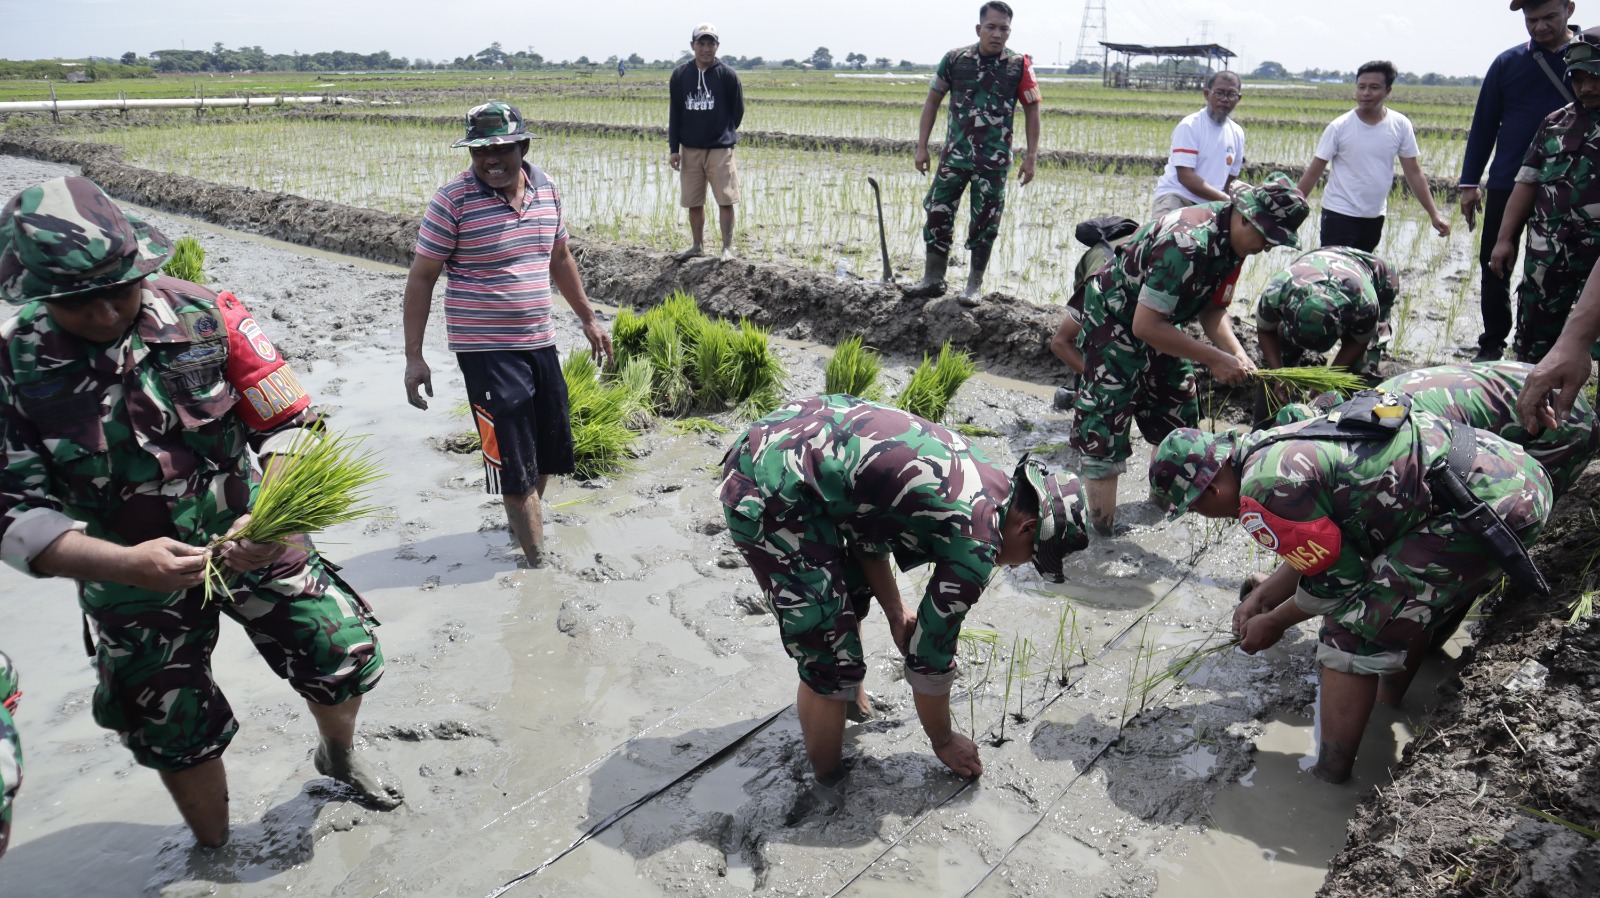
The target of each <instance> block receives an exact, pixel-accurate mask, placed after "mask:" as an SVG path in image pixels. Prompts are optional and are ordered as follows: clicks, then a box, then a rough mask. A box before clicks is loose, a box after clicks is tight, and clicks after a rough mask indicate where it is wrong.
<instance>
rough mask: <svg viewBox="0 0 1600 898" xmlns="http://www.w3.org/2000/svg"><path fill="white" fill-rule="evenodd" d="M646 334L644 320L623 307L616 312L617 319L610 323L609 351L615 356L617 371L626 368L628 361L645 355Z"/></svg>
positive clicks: (647, 328) (647, 329)
mask: <svg viewBox="0 0 1600 898" xmlns="http://www.w3.org/2000/svg"><path fill="white" fill-rule="evenodd" d="M648 332H649V325H647V324H645V320H644V318H642V317H641V316H639V315H636V314H634V311H633V309H632V308H630V307H628V306H623V307H622V308H620V309H618V310H617V318H616V320H615V321H613V322H611V350H612V352H613V353H615V355H616V358H617V363H616V364H617V368H618V370H620V369H622V368H623V367H626V366H627V364H628V362H629V361H631V360H633V359H636V358H641V357H643V356H645V355H646V354H647V350H646V348H645V335H646V334H647V333H648Z"/></svg>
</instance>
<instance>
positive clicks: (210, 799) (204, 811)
mask: <svg viewBox="0 0 1600 898" xmlns="http://www.w3.org/2000/svg"><path fill="white" fill-rule="evenodd" d="M161 783H162V785H164V786H166V787H167V791H168V792H169V793H171V795H172V802H173V804H176V805H177V806H178V813H179V814H182V815H183V822H184V823H187V824H189V831H190V832H192V833H194V840H195V841H196V842H198V843H200V845H202V846H203V847H206V848H220V847H222V845H223V844H224V843H226V842H227V841H228V773H227V770H226V769H224V768H223V766H222V759H221V758H212V759H211V760H209V761H206V762H205V763H203V764H196V765H195V766H193V767H190V768H189V769H188V770H178V771H168V770H163V771H161Z"/></svg>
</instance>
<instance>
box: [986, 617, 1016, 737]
mask: <svg viewBox="0 0 1600 898" xmlns="http://www.w3.org/2000/svg"><path fill="white" fill-rule="evenodd" d="M1020 656H1021V646H1020V645H1019V644H1018V641H1017V637H1016V636H1013V637H1011V657H1010V658H1009V659H1007V660H1006V691H1005V695H1003V696H1002V697H1001V698H1000V734H999V735H997V736H995V737H994V739H993V740H992V741H991V742H990V744H991V745H993V746H995V747H996V748H999V747H1000V746H1002V745H1005V744H1006V708H1007V707H1008V706H1009V705H1010V704H1011V686H1012V684H1013V683H1015V682H1016V680H1017V659H1018V658H1019V657H1020Z"/></svg>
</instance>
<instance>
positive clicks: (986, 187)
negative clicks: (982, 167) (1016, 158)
mask: <svg viewBox="0 0 1600 898" xmlns="http://www.w3.org/2000/svg"><path fill="white" fill-rule="evenodd" d="M1009 171H1010V169H1005V168H1002V169H997V170H994V171H972V170H969V169H964V168H951V167H950V166H948V165H944V164H942V163H941V164H940V165H939V168H938V170H937V171H935V172H934V175H933V183H932V184H931V185H929V187H928V195H927V197H926V198H925V199H923V201H922V208H923V209H925V210H927V213H928V219H927V223H926V224H924V225H923V227H922V242H923V244H925V245H926V246H927V248H928V251H929V252H937V253H944V254H946V255H948V254H949V252H950V244H951V237H952V235H953V234H954V232H955V226H956V213H957V212H958V211H960V209H961V194H962V193H964V192H966V190H967V185H968V184H971V185H972V208H971V209H970V210H969V212H968V215H969V218H968V219H967V249H969V250H972V249H978V248H980V247H991V246H994V241H995V238H996V237H999V236H1000V216H1001V214H1002V213H1004V212H1005V210H1006V174H1007V173H1008V172H1009Z"/></svg>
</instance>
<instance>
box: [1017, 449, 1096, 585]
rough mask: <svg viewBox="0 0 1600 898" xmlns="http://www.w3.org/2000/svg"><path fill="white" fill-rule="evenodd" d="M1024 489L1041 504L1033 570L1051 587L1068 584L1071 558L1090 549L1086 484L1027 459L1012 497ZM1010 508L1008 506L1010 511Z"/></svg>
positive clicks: (1022, 464)
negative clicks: (1085, 516) (1085, 515)
mask: <svg viewBox="0 0 1600 898" xmlns="http://www.w3.org/2000/svg"><path fill="white" fill-rule="evenodd" d="M1023 486H1026V487H1028V488H1029V489H1030V490H1032V491H1033V494H1034V496H1035V497H1036V498H1037V499H1038V500H1039V526H1038V528H1037V529H1036V530H1034V533H1033V567H1034V569H1035V570H1037V571H1038V572H1039V576H1041V577H1043V578H1045V579H1046V580H1049V581H1050V582H1051V583H1064V582H1066V579H1067V575H1066V572H1065V571H1064V570H1063V567H1064V565H1065V564H1066V562H1067V556H1068V555H1071V554H1072V553H1073V552H1077V551H1079V550H1081V549H1083V548H1084V547H1086V546H1088V545H1089V532H1088V531H1087V530H1085V529H1084V528H1083V510H1084V508H1086V507H1087V502H1086V500H1085V499H1084V496H1083V484H1081V483H1079V482H1078V478H1077V477H1075V476H1073V475H1072V474H1068V473H1065V472H1062V473H1059V474H1051V473H1050V472H1049V471H1048V470H1047V469H1046V468H1045V466H1044V464H1043V463H1042V462H1037V461H1034V460H1033V459H1031V458H1029V457H1028V456H1027V455H1023V456H1022V461H1020V462H1017V470H1016V472H1015V473H1013V474H1012V475H1011V495H1012V497H1013V501H1014V500H1015V497H1016V494H1017V490H1018V489H1020V488H1022V487H1023ZM1009 510H1010V505H1009V504H1008V505H1007V511H1009Z"/></svg>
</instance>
